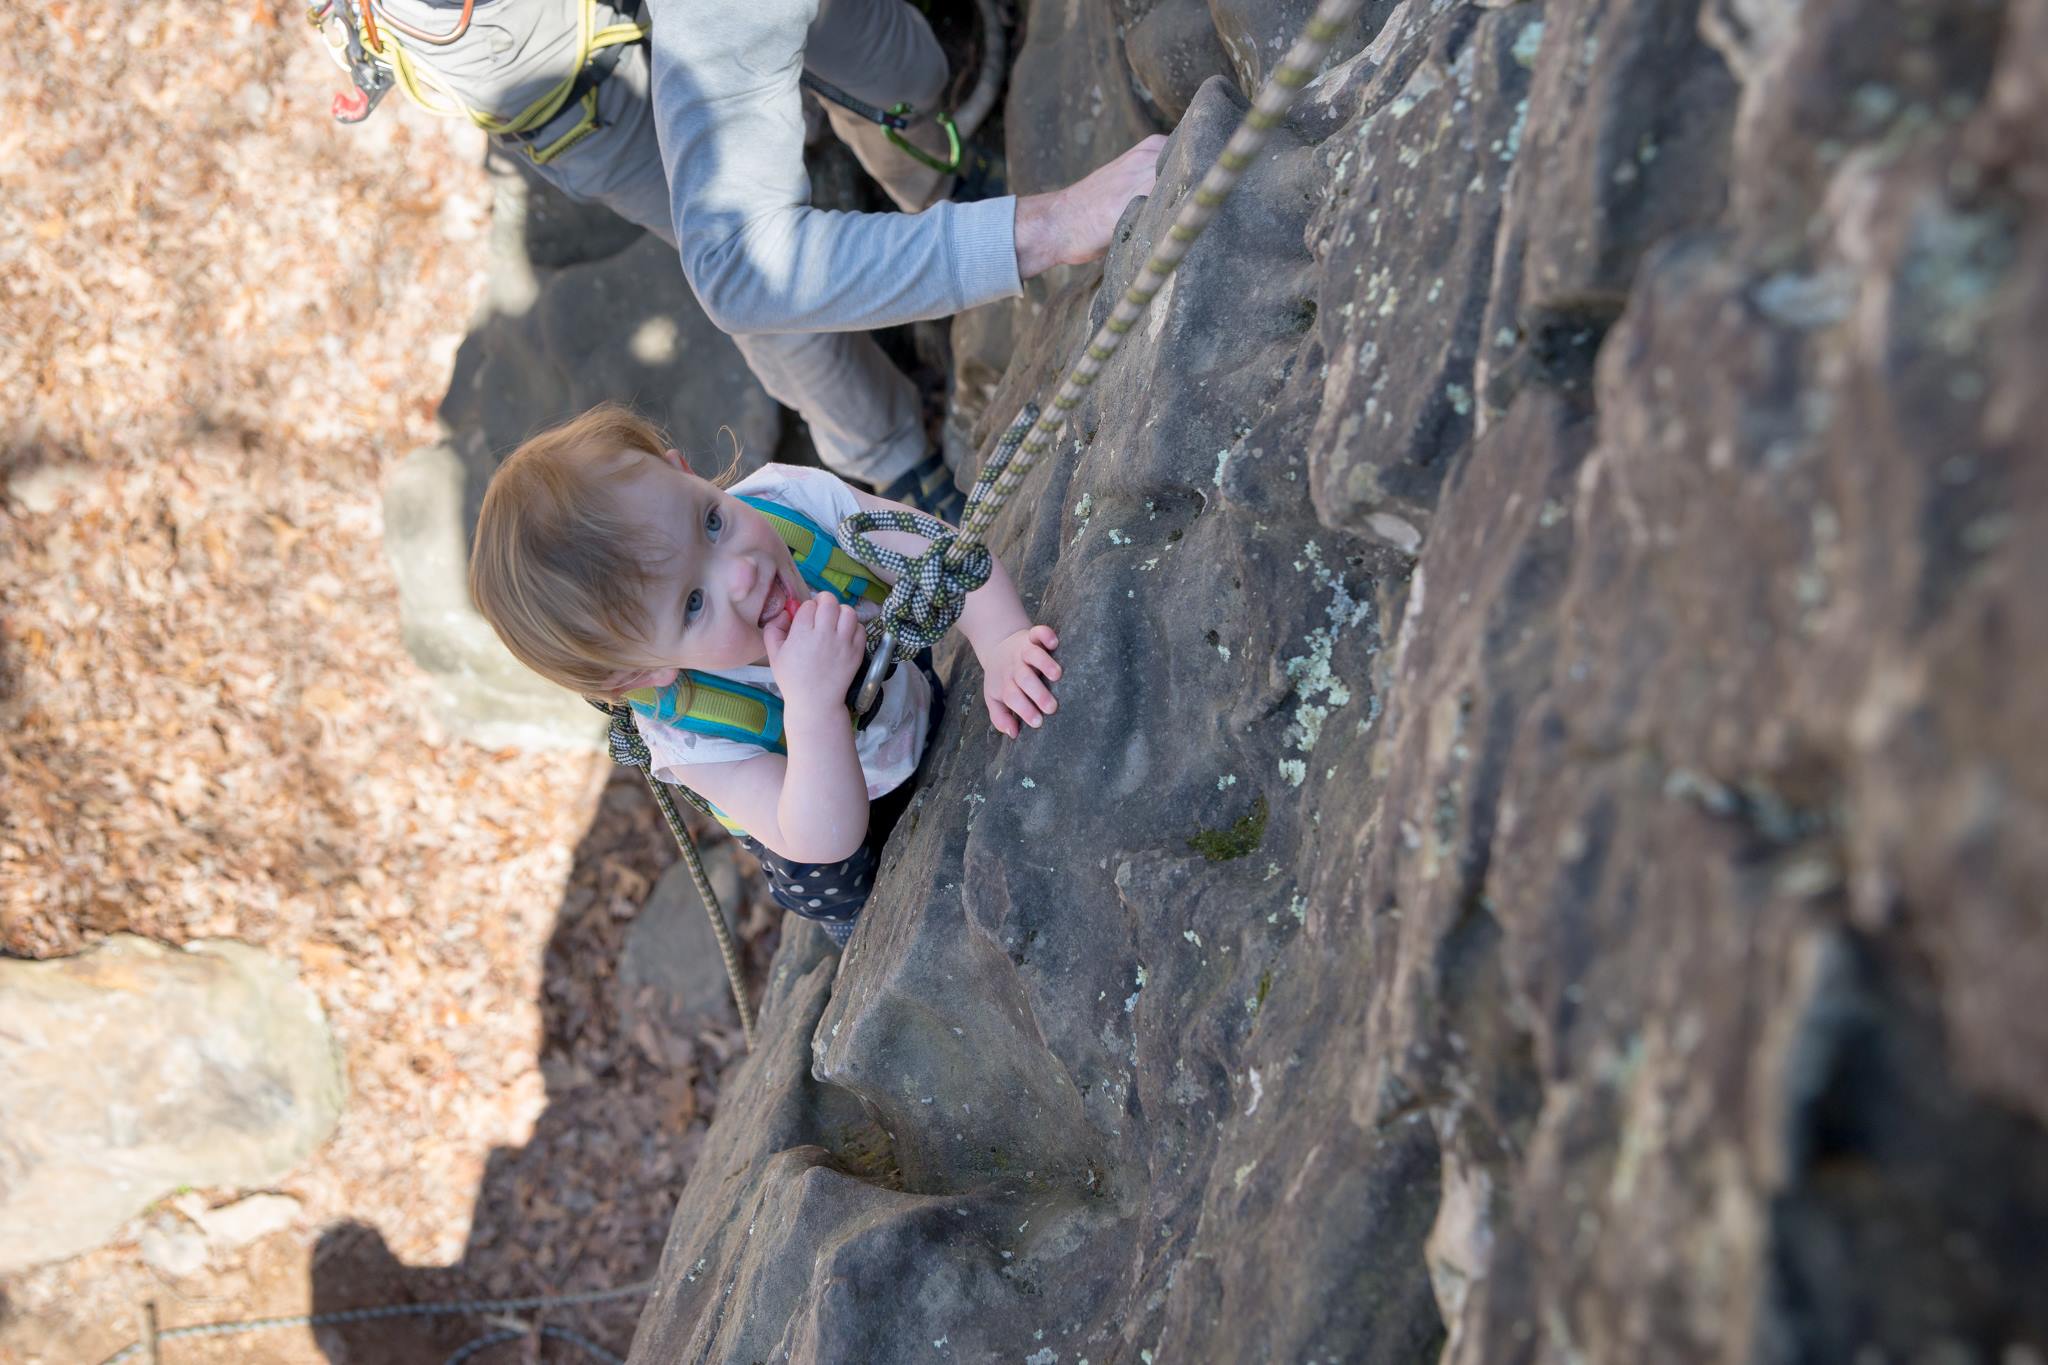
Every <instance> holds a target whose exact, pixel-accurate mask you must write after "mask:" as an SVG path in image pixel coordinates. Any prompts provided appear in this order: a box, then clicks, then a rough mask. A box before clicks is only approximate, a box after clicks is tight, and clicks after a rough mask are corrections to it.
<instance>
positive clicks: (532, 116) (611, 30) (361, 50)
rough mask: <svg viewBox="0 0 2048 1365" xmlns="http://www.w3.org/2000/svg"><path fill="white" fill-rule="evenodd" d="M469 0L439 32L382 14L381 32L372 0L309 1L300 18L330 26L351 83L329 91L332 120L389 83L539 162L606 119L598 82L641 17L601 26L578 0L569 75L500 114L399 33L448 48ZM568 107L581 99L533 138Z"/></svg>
mask: <svg viewBox="0 0 2048 1365" xmlns="http://www.w3.org/2000/svg"><path fill="white" fill-rule="evenodd" d="M473 5H474V0H465V3H464V6H463V10H462V17H461V18H460V19H458V20H457V21H456V23H455V26H454V27H453V28H452V29H450V30H449V31H448V32H446V33H442V34H428V33H426V32H425V31H424V30H421V29H418V28H415V27H414V26H412V25H410V24H405V23H402V22H400V21H398V20H396V19H394V18H393V17H392V16H391V15H390V14H389V13H386V14H384V16H383V20H382V22H383V23H384V24H385V25H388V26H389V27H390V28H391V29H392V32H391V33H389V34H386V33H384V32H383V31H382V30H380V29H379V27H378V22H379V20H378V11H377V0H315V3H314V4H313V5H312V6H311V7H310V8H308V9H307V11H306V20H307V22H308V23H310V24H312V25H313V27H315V28H318V29H321V30H322V31H323V32H328V33H330V37H329V40H328V47H329V50H330V51H331V52H332V53H333V54H334V56H335V59H336V60H337V61H339V62H340V63H341V65H342V66H343V67H344V68H345V69H346V70H347V71H348V73H349V79H350V80H351V81H352V82H353V83H354V84H353V86H352V87H351V88H350V89H349V90H347V91H345V92H343V93H342V94H339V95H336V96H335V97H334V103H333V106H332V110H331V112H332V113H333V115H334V118H335V120H336V121H337V122H340V123H361V122H362V121H363V120H364V119H366V118H368V117H369V116H370V113H371V111H372V110H374V109H375V108H376V107H377V104H378V102H379V101H380V100H382V99H383V97H384V95H385V93H386V92H387V91H389V90H391V89H392V88H393V87H394V86H395V87H396V88H398V89H400V90H402V91H404V92H405V95H406V98H408V99H410V100H411V101H412V102H413V103H415V104H417V105H419V106H420V108H422V109H425V110H426V111H427V112H428V113H430V114H435V115H439V116H442V117H447V118H467V119H468V120H469V121H470V122H472V123H474V124H475V125H476V126H477V127H479V128H481V129H483V130H484V131H485V132H487V133H490V134H492V135H493V136H495V137H501V138H504V139H506V140H507V141H510V142H513V143H516V144H518V145H519V146H520V148H521V150H523V151H524V152H525V153H526V155H527V156H528V157H529V158H530V159H531V160H533V161H534V163H535V164H537V165H546V164H547V163H548V162H550V161H552V160H554V159H555V158H556V157H558V156H560V155H561V154H562V153H564V152H566V151H568V150H569V149H570V148H571V147H573V146H575V145H576V144H577V143H578V142H581V141H582V140H583V139H584V138H586V137H589V136H590V135H591V134H592V133H594V132H596V131H597V130H598V129H599V128H601V127H603V126H604V124H603V122H602V120H600V119H599V118H598V114H597V90H598V87H599V86H600V85H602V84H604V82H605V79H606V78H607V77H609V76H610V75H611V74H612V70H613V68H615V67H616V66H617V65H618V63H619V59H620V57H621V56H622V55H624V52H625V50H626V49H627V48H629V47H631V46H633V45H634V44H636V43H642V42H645V41H646V40H647V34H648V32H649V29H648V25H647V24H646V23H644V22H642V21H640V20H639V19H637V18H631V19H627V20H622V21H621V22H618V23H612V24H606V25H604V26H603V27H599V26H598V24H597V0H583V3H582V4H581V5H580V6H579V7H578V10H577V18H576V58H575V62H574V64H573V65H572V66H571V67H570V69H569V74H568V75H566V76H564V77H563V78H562V79H561V80H559V81H557V82H556V83H555V84H554V85H553V86H551V87H549V88H548V90H547V91H546V92H545V93H543V94H542V95H541V96H540V97H539V98H538V99H535V100H534V101H532V102H531V103H529V104H528V105H527V106H526V107H525V108H523V109H521V110H520V111H519V112H518V113H516V114H513V115H512V116H511V117H509V118H501V117H499V116H498V115H496V114H491V113H486V112H484V111H482V110H478V109H472V108H470V107H469V106H468V105H467V104H465V103H464V102H463V101H462V100H461V99H460V98H459V97H457V96H456V95H455V93H454V92H453V91H450V90H448V89H446V88H445V87H443V86H441V85H439V84H437V83H436V82H435V80H434V77H433V75H432V73H431V72H430V71H426V70H425V69H423V68H422V67H420V66H419V65H418V64H417V63H416V62H415V61H414V59H413V58H412V56H411V54H410V53H408V52H407V51H406V45H405V44H404V43H403V42H400V41H399V38H398V36H397V35H399V34H405V35H407V36H409V37H410V38H411V39H412V40H413V41H415V42H419V43H424V44H427V45H428V46H432V47H446V46H448V45H449V44H451V43H453V42H455V41H456V40H457V39H458V38H461V37H462V36H463V34H464V33H466V32H467V31H468V29H469V16H470V10H471V9H472V8H473ZM615 12H620V13H628V14H633V15H637V14H638V12H639V6H638V5H632V6H630V7H628V6H625V5H622V6H620V7H619V8H618V10H617V11H615ZM337 34H338V41H337V39H336V36H335V35H337ZM571 106H580V107H581V110H582V114H581V117H579V118H578V119H577V121H576V122H575V124H573V125H572V126H571V127H570V128H569V129H568V130H567V131H566V132H564V133H562V134H561V135H560V136H558V137H555V138H553V139H551V140H550V141H549V142H548V143H547V144H546V145H545V146H538V145H536V138H537V136H538V134H539V133H540V132H541V131H542V130H543V129H545V128H546V127H547V126H548V125H549V124H550V123H552V122H553V121H554V120H555V117H556V116H557V115H558V114H560V113H561V112H562V111H563V110H565V109H568V108H570V107H571Z"/></svg>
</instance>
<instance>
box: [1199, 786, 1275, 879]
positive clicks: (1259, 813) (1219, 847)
mask: <svg viewBox="0 0 2048 1365" xmlns="http://www.w3.org/2000/svg"><path fill="white" fill-rule="evenodd" d="M1267 814H1268V811H1267V808H1266V798H1265V797H1263V796H1262V797H1260V798H1259V799H1258V800H1257V801H1256V802H1255V803H1254V804H1253V805H1252V808H1251V811H1250V813H1249V814H1247V815H1246V816H1245V817H1244V818H1243V819H1241V820H1239V821H1238V822H1237V823H1236V824H1234V825H1232V826H1231V827H1230V828H1229V829H1205V830H1203V831H1201V832H1200V833H1199V834H1196V835H1193V836H1192V837H1190V838H1189V839H1188V847H1189V848H1191V849H1193V850H1194V851H1195V852H1197V853H1199V854H1201V855H1202V856H1203V857H1204V858H1207V859H1208V860H1209V861H1210V862H1212V863H1227V862H1230V861H1231V860H1232V859H1234V858H1242V857H1244V856H1245V855H1247V854H1249V853H1252V852H1254V851H1255V850H1256V849H1257V848H1258V846H1259V845H1260V844H1261V843H1263V842H1264V841H1265V838H1266V816H1267Z"/></svg>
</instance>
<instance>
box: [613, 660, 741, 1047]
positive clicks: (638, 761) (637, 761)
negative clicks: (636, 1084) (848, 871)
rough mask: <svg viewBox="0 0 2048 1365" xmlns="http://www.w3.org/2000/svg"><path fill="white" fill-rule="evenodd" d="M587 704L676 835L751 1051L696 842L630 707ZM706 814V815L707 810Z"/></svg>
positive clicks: (728, 950)
mask: <svg viewBox="0 0 2048 1365" xmlns="http://www.w3.org/2000/svg"><path fill="white" fill-rule="evenodd" d="M590 704H591V705H592V706H595V707H596V708H597V709H598V710H600V711H602V712H604V713H605V715H607V716H609V717H610V718H611V731H610V736H609V738H610V742H611V751H612V761H613V762H614V763H623V764H625V765H626V766H627V767H630V768H638V769H639V770H640V775H641V776H642V777H644V778H646V779H647V789H648V790H649V791H651V792H653V793H654V804H655V805H657V806H659V807H660V808H661V818H662V819H664V820H666V821H668V832H669V833H670V834H672V835H674V836H675V841H676V847H677V848H678V849H680V850H681V851H682V855H683V862H684V864H685V865H686V866H688V868H689V869H690V880H691V881H693V882H695V883H696V885H697V898H698V899H699V900H701V901H703V902H704V913H705V914H707V915H709V916H710V917H711V933H712V936H713V937H714V938H716V939H717V940H718V955H719V956H720V957H722V958H724V959H725V979H726V980H727V981H728V982H729V983H731V985H732V1002H733V1004H735V1005H737V1006H739V1011H740V1029H741V1031H742V1032H743V1033H745V1034H746V1039H747V1051H749V1052H752V1051H753V1050H754V1009H753V1006H751V1005H749V1004H748V1003H747V991H746V987H745V986H744V985H742V984H741V980H740V955H739V950H738V949H737V948H736V947H734V945H733V941H732V931H731V930H730V929H728V928H726V924H725V913H724V912H723V911H722V910H721V909H720V908H719V905H718V893H717V892H716V891H714V890H712V888H711V878H710V877H709V876H707V875H706V874H705V871H704V860H703V859H702V858H700V857H698V856H697V841H696V840H694V839H692V838H691V837H690V831H689V828H688V826H686V825H684V824H683V816H682V812H680V811H678V810H677V809H676V803H675V797H674V796H673V795H671V793H670V788H669V785H668V783H666V782H663V781H662V780H661V779H660V778H658V777H656V776H655V775H654V757H653V755H652V754H650V753H648V752H647V741H646V740H644V739H642V738H641V737H640V730H639V727H638V726H636V725H634V724H633V708H632V707H630V706H628V705H627V704H626V703H624V702H611V703H605V702H600V701H592V702H591V703H590ZM680 790H681V791H682V792H683V795H684V796H685V797H686V798H687V799H689V800H690V802H691V804H692V805H697V806H698V807H699V808H700V809H706V808H704V807H703V806H702V804H701V803H700V802H698V801H697V800H696V798H695V797H694V795H692V793H691V792H690V789H689V788H687V787H684V788H681V789H680ZM706 813H707V814H708V813H709V812H708V809H707V810H706Z"/></svg>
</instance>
